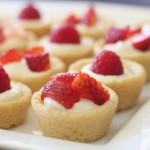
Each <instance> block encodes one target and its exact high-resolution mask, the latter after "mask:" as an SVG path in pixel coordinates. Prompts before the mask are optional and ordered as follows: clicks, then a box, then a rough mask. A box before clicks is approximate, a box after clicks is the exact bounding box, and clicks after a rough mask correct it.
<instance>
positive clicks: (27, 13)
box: [19, 4, 41, 20]
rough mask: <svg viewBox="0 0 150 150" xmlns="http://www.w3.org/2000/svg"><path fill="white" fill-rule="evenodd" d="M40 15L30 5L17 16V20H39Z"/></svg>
mask: <svg viewBox="0 0 150 150" xmlns="http://www.w3.org/2000/svg"><path fill="white" fill-rule="evenodd" d="M40 18H41V15H40V13H39V11H38V10H37V9H36V8H35V7H34V6H33V5H32V4H29V5H27V6H26V7H25V8H24V9H23V10H22V11H21V13H20V14H19V19H21V20H33V19H40Z"/></svg>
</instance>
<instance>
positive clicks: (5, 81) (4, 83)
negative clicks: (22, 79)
mask: <svg viewBox="0 0 150 150" xmlns="http://www.w3.org/2000/svg"><path fill="white" fill-rule="evenodd" d="M10 89H11V86H10V78H9V76H8V74H7V73H6V72H5V70H4V68H3V67H2V66H1V65H0V93H3V92H5V91H7V90H10Z"/></svg>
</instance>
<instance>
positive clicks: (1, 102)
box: [0, 65, 32, 129]
mask: <svg viewBox="0 0 150 150" xmlns="http://www.w3.org/2000/svg"><path fill="white" fill-rule="evenodd" d="M31 95H32V94H31V90H30V89H29V88H28V87H27V86H26V85H24V84H22V83H19V82H13V81H10V78H9V76H8V74H7V73H6V72H5V70H4V68H3V67H2V66H1V65H0V128H3V129H8V128H10V127H12V126H15V125H19V124H21V123H22V122H23V121H24V120H25V118H26V115H27V111H28V108H29V105H30V101H31Z"/></svg>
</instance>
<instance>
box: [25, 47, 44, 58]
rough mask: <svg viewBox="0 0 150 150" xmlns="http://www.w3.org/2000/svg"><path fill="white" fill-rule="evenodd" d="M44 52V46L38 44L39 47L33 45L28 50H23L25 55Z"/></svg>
mask: <svg viewBox="0 0 150 150" xmlns="http://www.w3.org/2000/svg"><path fill="white" fill-rule="evenodd" d="M43 52H44V47H42V46H37V47H32V48H30V49H27V50H26V51H24V52H23V56H25V55H31V54H33V55H39V54H41V53H43Z"/></svg>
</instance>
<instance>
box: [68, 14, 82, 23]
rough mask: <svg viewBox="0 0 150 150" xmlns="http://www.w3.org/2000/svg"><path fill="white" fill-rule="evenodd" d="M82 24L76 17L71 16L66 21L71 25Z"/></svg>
mask: <svg viewBox="0 0 150 150" xmlns="http://www.w3.org/2000/svg"><path fill="white" fill-rule="evenodd" d="M79 22H80V19H79V18H77V17H76V16H75V15H73V14H70V15H69V16H68V17H67V18H66V19H65V23H68V24H71V25H76V24H77V23H79Z"/></svg>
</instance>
